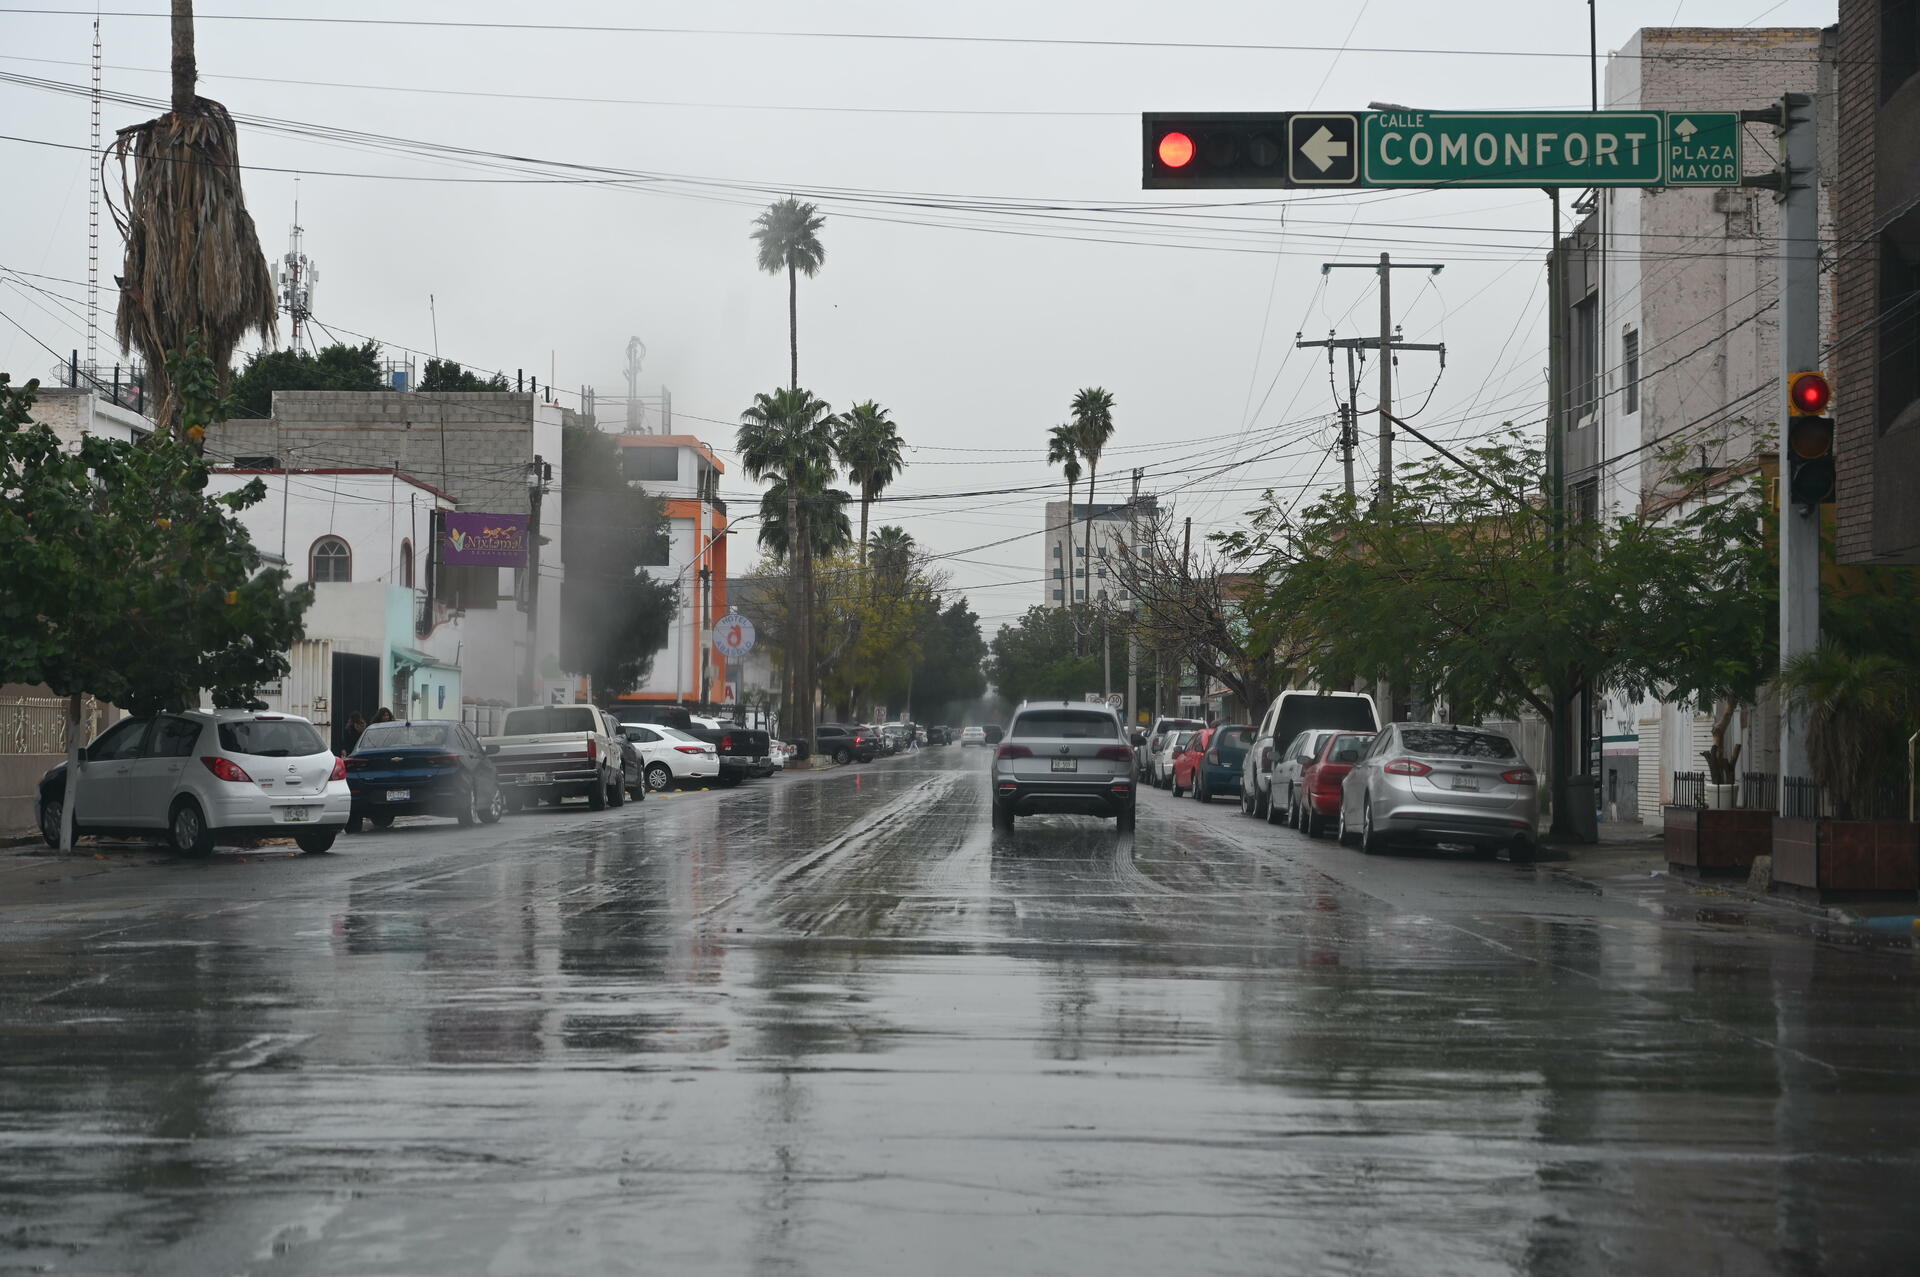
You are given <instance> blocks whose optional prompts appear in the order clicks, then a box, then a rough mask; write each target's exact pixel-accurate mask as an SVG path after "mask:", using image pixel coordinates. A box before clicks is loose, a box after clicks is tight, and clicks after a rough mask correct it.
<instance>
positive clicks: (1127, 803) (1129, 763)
mask: <svg viewBox="0 0 1920 1277" xmlns="http://www.w3.org/2000/svg"><path fill="white" fill-rule="evenodd" d="M990 796H991V798H992V802H993V827H994V828H995V829H1012V828H1013V824H1014V820H1015V819H1016V818H1017V817H1020V816H1027V815H1032V814H1034V813H1036V812H1073V813H1078V814H1080V815H1087V816H1112V817H1113V818H1114V821H1115V823H1116V825H1117V827H1118V828H1119V830H1120V832H1122V833H1126V832H1129V831H1131V830H1132V829H1133V817H1134V765H1133V749H1132V747H1131V746H1129V745H1128V744H1127V734H1126V732H1125V730H1124V729H1123V728H1122V727H1121V725H1120V715H1119V714H1117V713H1115V712H1114V710H1113V709H1112V708H1111V707H1109V706H1106V705H1101V704H1098V703H1095V702H1091V701H1029V702H1027V703H1026V704H1024V705H1022V706H1021V707H1020V708H1019V709H1017V710H1015V711H1014V715H1013V722H1012V723H1011V724H1010V725H1009V726H1008V728H1007V734H1006V737H1005V738H1004V739H1003V740H1002V741H1001V742H1000V744H999V747H998V748H997V749H996V750H995V751H994V755H993V771H992V781H991V789H990Z"/></svg>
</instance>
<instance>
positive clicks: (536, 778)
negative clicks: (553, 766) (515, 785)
mask: <svg viewBox="0 0 1920 1277" xmlns="http://www.w3.org/2000/svg"><path fill="white" fill-rule="evenodd" d="M552 779H553V778H552V777H551V776H549V775H547V773H545V772H528V773H527V774H526V775H524V776H522V777H521V778H520V783H521V784H522V785H544V784H546V783H547V782H548V781H550V780H552Z"/></svg>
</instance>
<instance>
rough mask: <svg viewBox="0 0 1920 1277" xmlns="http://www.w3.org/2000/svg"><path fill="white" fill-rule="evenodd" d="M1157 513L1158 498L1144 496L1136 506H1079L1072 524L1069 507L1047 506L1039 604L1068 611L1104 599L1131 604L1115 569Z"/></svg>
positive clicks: (1060, 503) (1061, 503)
mask: <svg viewBox="0 0 1920 1277" xmlns="http://www.w3.org/2000/svg"><path fill="white" fill-rule="evenodd" d="M1158 508H1159V504H1158V502H1157V501H1156V500H1155V499H1154V498H1153V497H1141V498H1140V500H1139V501H1138V502H1137V503H1136V504H1134V505H1129V504H1128V503H1127V502H1125V501H1122V502H1119V503H1117V504H1112V505H1106V504H1096V505H1093V506H1091V507H1089V506H1088V505H1087V503H1086V502H1084V501H1078V502H1075V503H1074V505H1073V518H1072V522H1071V524H1069V522H1068V518H1067V503H1066V502H1065V501H1049V502H1047V522H1046V528H1045V532H1044V535H1043V536H1042V537H1041V548H1040V555H1041V559H1040V564H1041V573H1040V575H1041V578H1042V580H1041V584H1040V601H1041V602H1042V603H1043V604H1046V605H1047V606H1049V607H1064V606H1065V605H1066V604H1067V603H1068V602H1070V601H1071V602H1075V603H1097V602H1099V601H1100V600H1101V599H1102V598H1104V599H1107V600H1108V601H1109V602H1112V603H1114V604H1116V605H1121V606H1125V605H1129V604H1131V602H1132V599H1131V598H1130V597H1129V596H1128V594H1127V592H1126V589H1125V587H1123V586H1122V585H1121V584H1120V582H1119V580H1118V576H1119V573H1118V572H1117V570H1116V568H1117V565H1118V563H1119V561H1120V557H1121V555H1122V554H1124V553H1125V552H1126V549H1127V547H1129V546H1132V545H1134V544H1135V538H1136V535H1137V533H1138V532H1139V531H1141V530H1143V529H1144V528H1145V527H1146V526H1147V525H1148V524H1149V523H1151V522H1152V520H1153V516H1154V514H1155V512H1156V511H1157V510H1158ZM1089 509H1091V511H1092V516H1093V517H1092V521H1091V523H1089V521H1088V517H1087V516H1088V511H1089Z"/></svg>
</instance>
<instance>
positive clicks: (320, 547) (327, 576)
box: [307, 536, 353, 581]
mask: <svg viewBox="0 0 1920 1277" xmlns="http://www.w3.org/2000/svg"><path fill="white" fill-rule="evenodd" d="M307 557H308V560H309V563H310V567H311V570H310V571H309V572H308V574H307V578H308V579H309V580H311V581H351V580H353V551H352V550H349V549H348V548H347V543H346V542H345V541H342V540H341V539H340V538H339V537H333V536H327V537H321V538H320V539H319V540H318V541H315V542H314V543H313V549H312V550H310V551H308V554H307Z"/></svg>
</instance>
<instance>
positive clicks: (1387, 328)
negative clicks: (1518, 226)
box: [1302, 253, 1446, 502]
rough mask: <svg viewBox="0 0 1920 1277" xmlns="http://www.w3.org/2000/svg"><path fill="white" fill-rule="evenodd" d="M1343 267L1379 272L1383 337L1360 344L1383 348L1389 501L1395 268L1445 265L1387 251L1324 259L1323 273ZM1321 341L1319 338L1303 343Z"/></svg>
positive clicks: (1383, 475)
mask: <svg viewBox="0 0 1920 1277" xmlns="http://www.w3.org/2000/svg"><path fill="white" fill-rule="evenodd" d="M1342 267H1349V268H1356V269H1361V270H1370V271H1374V272H1376V273H1377V274H1378V275H1379V276H1380V339H1379V340H1378V341H1367V342H1362V343H1360V344H1361V345H1366V346H1373V347H1375V348H1376V349H1378V350H1379V352H1380V408H1379V412H1380V429H1379V440H1380V463H1379V469H1380V477H1379V485H1380V487H1379V495H1378V498H1377V499H1378V500H1379V501H1381V502H1386V501H1389V500H1391V499H1392V497H1393V420H1392V417H1391V414H1392V412H1393V359H1392V356H1391V355H1390V354H1389V349H1390V347H1392V346H1394V345H1396V344H1398V342H1397V339H1396V338H1395V337H1394V333H1393V272H1394V271H1396V270H1424V271H1428V272H1430V273H1432V274H1435V275H1438V274H1439V273H1440V272H1441V271H1443V270H1445V269H1446V267H1445V266H1444V265H1442V264H1439V263H1436V262H1396V261H1394V260H1393V258H1392V257H1391V255H1389V254H1387V253H1382V254H1380V261H1379V263H1378V264H1377V265H1376V264H1367V263H1363V262H1322V263H1321V264H1320V273H1321V274H1322V275H1325V274H1327V273H1328V272H1329V271H1333V270H1338V269H1340V268H1342ZM1302 344H1304V345H1318V344H1319V343H1318V342H1307V343H1302ZM1404 349H1407V350H1421V349H1426V348H1425V347H1421V346H1412V345H1409V346H1406V347H1404Z"/></svg>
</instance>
